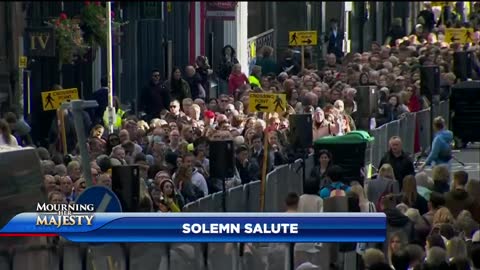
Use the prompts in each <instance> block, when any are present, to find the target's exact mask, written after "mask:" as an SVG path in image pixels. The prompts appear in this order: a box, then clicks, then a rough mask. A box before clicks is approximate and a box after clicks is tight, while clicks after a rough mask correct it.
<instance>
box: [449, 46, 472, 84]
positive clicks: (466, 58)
mask: <svg viewBox="0 0 480 270" xmlns="http://www.w3.org/2000/svg"><path fill="white" fill-rule="evenodd" d="M472 70H473V67H472V53H471V52H455V53H454V54H453V72H454V73H455V76H456V77H457V79H459V80H461V81H466V80H467V79H470V78H472Z"/></svg>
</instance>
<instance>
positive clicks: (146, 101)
mask: <svg viewBox="0 0 480 270" xmlns="http://www.w3.org/2000/svg"><path fill="white" fill-rule="evenodd" d="M169 105H170V95H169V93H168V90H167V89H166V88H165V85H164V84H163V83H161V82H160V83H159V84H157V85H154V84H153V83H152V82H150V83H149V84H148V85H147V86H145V87H144V88H143V90H142V94H141V96H140V104H139V106H138V107H139V110H143V111H144V112H145V113H146V114H147V116H148V120H149V121H150V120H151V119H153V118H158V117H160V112H161V111H162V110H168V109H169V108H168V106H169Z"/></svg>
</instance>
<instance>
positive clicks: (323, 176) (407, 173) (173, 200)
mask: <svg viewBox="0 0 480 270" xmlns="http://www.w3.org/2000/svg"><path fill="white" fill-rule="evenodd" d="M427 13H428V12H427ZM395 21H396V20H395ZM333 22H334V23H335V21H333ZM427 23H428V22H427ZM420 26H422V27H417V28H416V30H415V31H414V33H412V35H408V36H398V35H397V34H398V32H399V31H397V30H398V29H396V30H395V29H393V30H392V31H390V32H389V34H387V37H388V38H387V42H386V44H387V45H381V44H379V43H377V42H374V43H373V44H372V46H371V50H370V51H368V52H363V53H347V54H346V55H344V56H343V53H342V54H339V53H338V48H336V47H335V46H332V48H331V49H329V50H332V51H329V53H328V55H327V56H326V64H325V66H324V67H322V68H316V66H315V65H314V64H311V63H308V60H307V65H306V68H305V69H303V70H302V68H301V67H300V63H298V61H296V60H295V58H294V57H293V52H292V50H287V52H286V53H285V55H284V57H283V58H282V60H281V61H280V62H278V63H277V61H276V60H275V59H274V58H273V55H274V54H273V48H270V47H268V46H266V47H263V48H262V49H261V52H260V53H259V56H258V57H257V59H256V62H255V65H254V66H253V67H252V72H251V73H250V74H248V76H247V74H245V73H244V70H245V69H248V67H242V66H241V65H240V64H239V62H238V60H237V59H236V55H235V49H234V48H233V47H232V46H226V47H225V48H224V49H223V50H222V60H221V63H220V66H219V68H218V72H216V73H218V76H219V79H220V80H221V84H223V85H224V86H225V87H222V88H221V89H224V90H221V91H222V92H221V93H220V94H219V95H218V97H213V96H214V95H213V94H212V91H213V90H212V89H211V85H210V81H209V77H210V76H211V75H212V73H214V72H213V70H212V69H211V67H210V65H209V63H208V59H207V58H206V57H204V56H199V57H197V59H196V63H195V64H194V65H189V66H187V67H185V68H184V69H182V68H177V67H176V68H174V69H173V70H172V72H171V77H170V78H162V74H161V72H160V71H159V70H153V71H152V73H151V79H150V81H149V82H148V83H147V85H146V86H145V87H144V88H143V89H141V90H140V92H141V93H140V97H141V98H140V100H139V104H138V108H139V111H137V112H133V113H132V112H124V111H122V109H121V106H120V104H121V102H120V101H119V100H118V98H115V100H114V106H115V108H116V112H117V114H116V119H114V123H113V124H114V128H115V132H113V133H108V132H107V131H106V127H107V121H108V117H107V116H106V107H107V100H108V99H107V95H108V89H107V88H106V80H105V79H103V80H102V88H101V89H99V90H97V91H96V92H95V93H94V94H93V98H94V99H95V100H96V101H97V102H98V104H99V106H98V107H97V108H95V109H93V110H86V111H85V112H84V125H85V130H84V132H85V135H86V136H87V137H88V143H87V144H88V151H89V156H88V157H82V156H80V153H79V150H78V149H79V147H78V141H77V138H76V133H75V126H74V123H73V117H72V113H71V112H69V111H68V110H65V111H63V117H64V120H65V121H64V122H65V127H64V128H65V132H66V134H67V136H66V141H67V142H66V145H67V149H66V150H67V152H68V155H63V154H62V153H63V152H64V150H65V149H62V147H63V145H64V144H63V143H62V136H61V134H60V132H59V131H58V130H59V129H58V126H57V123H58V121H57V119H56V118H55V119H54V120H53V121H52V123H51V126H52V128H51V132H50V136H49V138H48V143H49V144H48V145H35V146H36V147H37V152H38V156H39V158H40V160H41V164H42V170H43V172H42V173H43V175H44V177H43V186H42V188H43V191H44V193H45V195H46V197H47V198H48V201H49V202H51V203H70V202H73V201H75V199H76V198H77V197H78V195H79V194H80V193H81V192H82V191H83V190H84V189H85V188H86V187H87V182H86V180H85V175H83V174H82V171H83V170H82V168H81V162H80V161H81V159H82V158H88V159H89V161H90V167H91V171H90V173H91V176H92V178H93V184H95V185H102V186H106V187H109V188H111V186H112V174H111V171H112V168H113V167H115V166H121V165H137V166H139V168H140V178H141V183H142V187H143V188H142V189H141V191H142V194H141V202H140V203H139V207H138V210H139V211H146V212H152V211H158V212H181V211H182V208H183V206H184V205H185V204H187V203H190V202H193V201H196V200H198V199H200V198H202V197H204V196H207V195H208V194H212V193H215V192H218V191H221V190H222V179H215V178H214V177H211V176H210V169H209V168H210V162H209V142H211V141H218V140H233V142H234V146H235V174H234V177H232V178H229V179H227V180H226V185H227V188H231V187H234V186H237V185H242V184H246V183H249V182H251V181H255V180H258V179H260V178H261V172H262V168H264V167H266V168H267V171H271V170H273V169H274V168H275V167H276V166H279V165H282V164H286V163H288V162H290V161H291V160H292V157H293V158H294V157H295V151H296V149H291V145H290V144H289V142H288V131H289V115H292V114H303V113H307V114H312V118H313V125H312V134H313V139H314V141H315V140H318V139H320V138H322V137H325V136H342V135H343V134H346V133H348V132H351V131H353V130H356V129H357V128H363V127H362V126H361V125H360V124H359V123H360V121H359V119H360V117H359V114H358V111H359V110H360V109H361V108H362V106H363V104H360V103H358V99H357V93H358V91H360V89H361V86H364V85H370V86H376V87H377V88H378V89H379V96H378V106H377V109H376V113H374V114H373V115H370V117H369V119H370V118H371V119H373V120H374V123H375V124H374V125H373V126H372V125H370V128H375V127H376V126H380V125H383V124H385V123H388V122H390V121H393V120H397V119H400V118H402V117H404V116H405V115H406V114H408V113H412V112H417V111H419V110H421V109H423V108H426V107H428V106H429V101H428V99H426V98H424V97H422V95H421V93H420V68H421V67H422V66H427V65H438V66H439V67H440V72H441V76H440V78H441V86H445V87H446V88H448V86H451V85H453V84H454V83H455V81H456V77H455V75H454V73H453V65H452V62H453V56H452V55H453V53H454V52H456V51H461V50H469V51H473V52H475V55H476V54H478V53H479V52H480V47H479V46H478V45H473V46H462V44H457V43H452V44H449V43H448V42H447V41H445V40H443V39H442V38H444V32H442V31H444V30H442V25H440V26H439V27H432V28H429V27H430V26H429V25H427V24H426V22H425V21H424V22H423V24H421V25H420ZM394 27H396V24H395V23H394ZM334 30H335V31H337V30H336V28H334ZM334 36H336V35H334ZM329 48H330V47H329ZM475 59H477V58H476V56H475V57H474V60H475ZM477 62H478V61H476V60H475V65H477V64H476V63H477ZM475 65H474V66H475ZM216 71H217V70H216ZM56 88H57V89H61V86H56ZM260 92H265V93H285V94H286V97H287V102H288V106H287V108H286V111H285V112H284V113H257V112H252V111H249V106H248V105H249V93H260ZM370 123H372V121H370ZM436 123H437V124H436V128H437V131H444V132H440V133H441V134H443V135H442V136H448V132H446V131H445V130H444V129H445V127H444V122H442V120H441V119H437V122H436ZM442 123H443V124H442ZM47 124H50V123H47ZM364 129H368V127H366V128H364ZM29 132H30V127H29V125H28V123H26V122H25V121H23V120H22V119H21V117H17V115H16V114H15V113H7V114H5V115H4V116H3V120H0V145H9V146H11V147H18V146H31V145H32V144H33V141H34V140H32V138H31V137H30V136H29ZM416 134H417V135H416V140H415V147H414V149H415V152H418V151H420V146H419V142H418V139H419V138H418V130H417V131H416ZM445 134H447V135H445ZM439 140H440V139H439ZM264 141H267V145H268V147H267V148H264ZM389 147H390V150H389V152H388V153H386V154H385V156H384V158H383V159H382V162H381V164H379V168H380V169H379V171H378V175H377V177H376V178H375V179H368V180H365V181H363V179H362V180H361V179H358V180H359V181H358V182H357V181H354V182H346V181H344V175H343V170H342V168H341V167H339V166H338V164H335V153H330V152H329V151H327V150H321V151H320V152H319V153H318V160H317V165H316V166H315V168H314V169H313V170H312V172H311V173H309V174H308V175H309V179H308V181H306V183H305V186H304V194H298V195H295V194H290V195H289V197H288V200H287V201H288V203H287V205H288V207H287V208H288V210H289V211H290V212H294V211H299V212H322V211H324V209H323V201H324V200H328V199H331V198H333V199H336V197H345V198H347V199H348V201H349V211H353V212H384V213H385V214H386V215H387V225H388V229H387V232H388V233H387V241H386V242H385V243H384V244H382V245H374V244H369V243H366V244H357V245H356V247H355V249H356V250H357V252H358V254H359V256H361V257H362V258H363V263H364V264H363V266H362V267H365V269H371V270H373V269H392V267H394V269H395V270H406V269H435V268H437V267H438V268H441V269H468V268H465V267H466V266H467V265H470V266H471V267H472V269H473V268H480V262H478V257H476V255H477V254H478V253H479V252H480V243H479V241H480V232H479V231H478V229H479V225H478V222H480V212H479V211H480V201H479V198H480V196H478V195H479V194H478V192H479V191H480V187H479V185H480V182H479V181H478V180H475V179H469V177H468V174H467V173H466V172H463V171H461V172H456V173H455V174H454V176H453V179H450V172H449V170H448V166H446V165H444V163H448V158H447V160H444V159H442V157H441V154H439V153H440V152H442V151H443V152H445V151H446V152H448V149H446V150H445V146H444V145H439V146H438V149H437V150H438V151H437V153H436V154H435V155H436V156H430V157H429V158H428V159H427V162H426V164H427V165H430V164H433V165H435V166H434V168H433V177H432V179H430V178H429V177H428V176H427V175H426V174H425V173H424V172H420V173H415V166H414V163H413V160H412V154H414V153H405V152H404V151H403V150H402V138H399V137H398V136H395V137H392V138H391V139H390V141H389ZM446 148H448V147H446ZM444 150H445V151H444ZM265 152H267V157H268V158H267V162H266V164H264V161H263V156H264V153H265ZM432 152H434V151H432ZM447 155H448V153H447ZM363 182H364V183H365V184H364V185H361V184H360V183H363ZM306 250H308V251H306V255H305V254H304V255H305V256H306V257H305V256H299V258H300V257H302V258H307V259H304V261H302V262H296V264H297V266H298V267H299V268H297V269H318V268H314V267H315V265H314V264H315V263H316V262H315V256H314V254H316V253H315V252H311V251H312V250H316V246H315V245H313V244H312V246H311V247H310V248H309V249H306ZM298 252H303V251H298ZM307 261H308V262H307ZM306 264H308V267H310V268H305V267H306V266H304V265H306ZM302 265H303V266H302ZM302 267H303V268H302Z"/></svg>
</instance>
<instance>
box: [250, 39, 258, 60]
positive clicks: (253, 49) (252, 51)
mask: <svg viewBox="0 0 480 270" xmlns="http://www.w3.org/2000/svg"><path fill="white" fill-rule="evenodd" d="M255 46H256V45H255V41H254V42H252V43H250V59H254V58H255V57H257V48H256V47H255Z"/></svg>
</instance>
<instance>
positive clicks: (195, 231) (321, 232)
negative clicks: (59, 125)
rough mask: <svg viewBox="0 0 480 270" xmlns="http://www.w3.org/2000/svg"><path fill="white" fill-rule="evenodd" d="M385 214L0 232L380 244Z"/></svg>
mask: <svg viewBox="0 0 480 270" xmlns="http://www.w3.org/2000/svg"><path fill="white" fill-rule="evenodd" d="M385 233H386V217H385V214H383V213H168V214H166V213H71V214H69V215H59V214H58V213H22V214H19V215H17V216H15V217H14V218H13V219H12V220H11V221H10V222H9V223H8V224H7V225H5V227H3V228H2V230H0V235H2V234H3V235H9V234H16V235H21V234H28V235H32V234H38V235H42V234H56V235H60V236H62V237H65V238H66V239H68V240H70V241H73V242H90V243H91V242H171V243H174V242H177V243H180V242H187V243H192V242H269V243H273V242H324V243H325V242H383V241H384V240H385Z"/></svg>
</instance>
